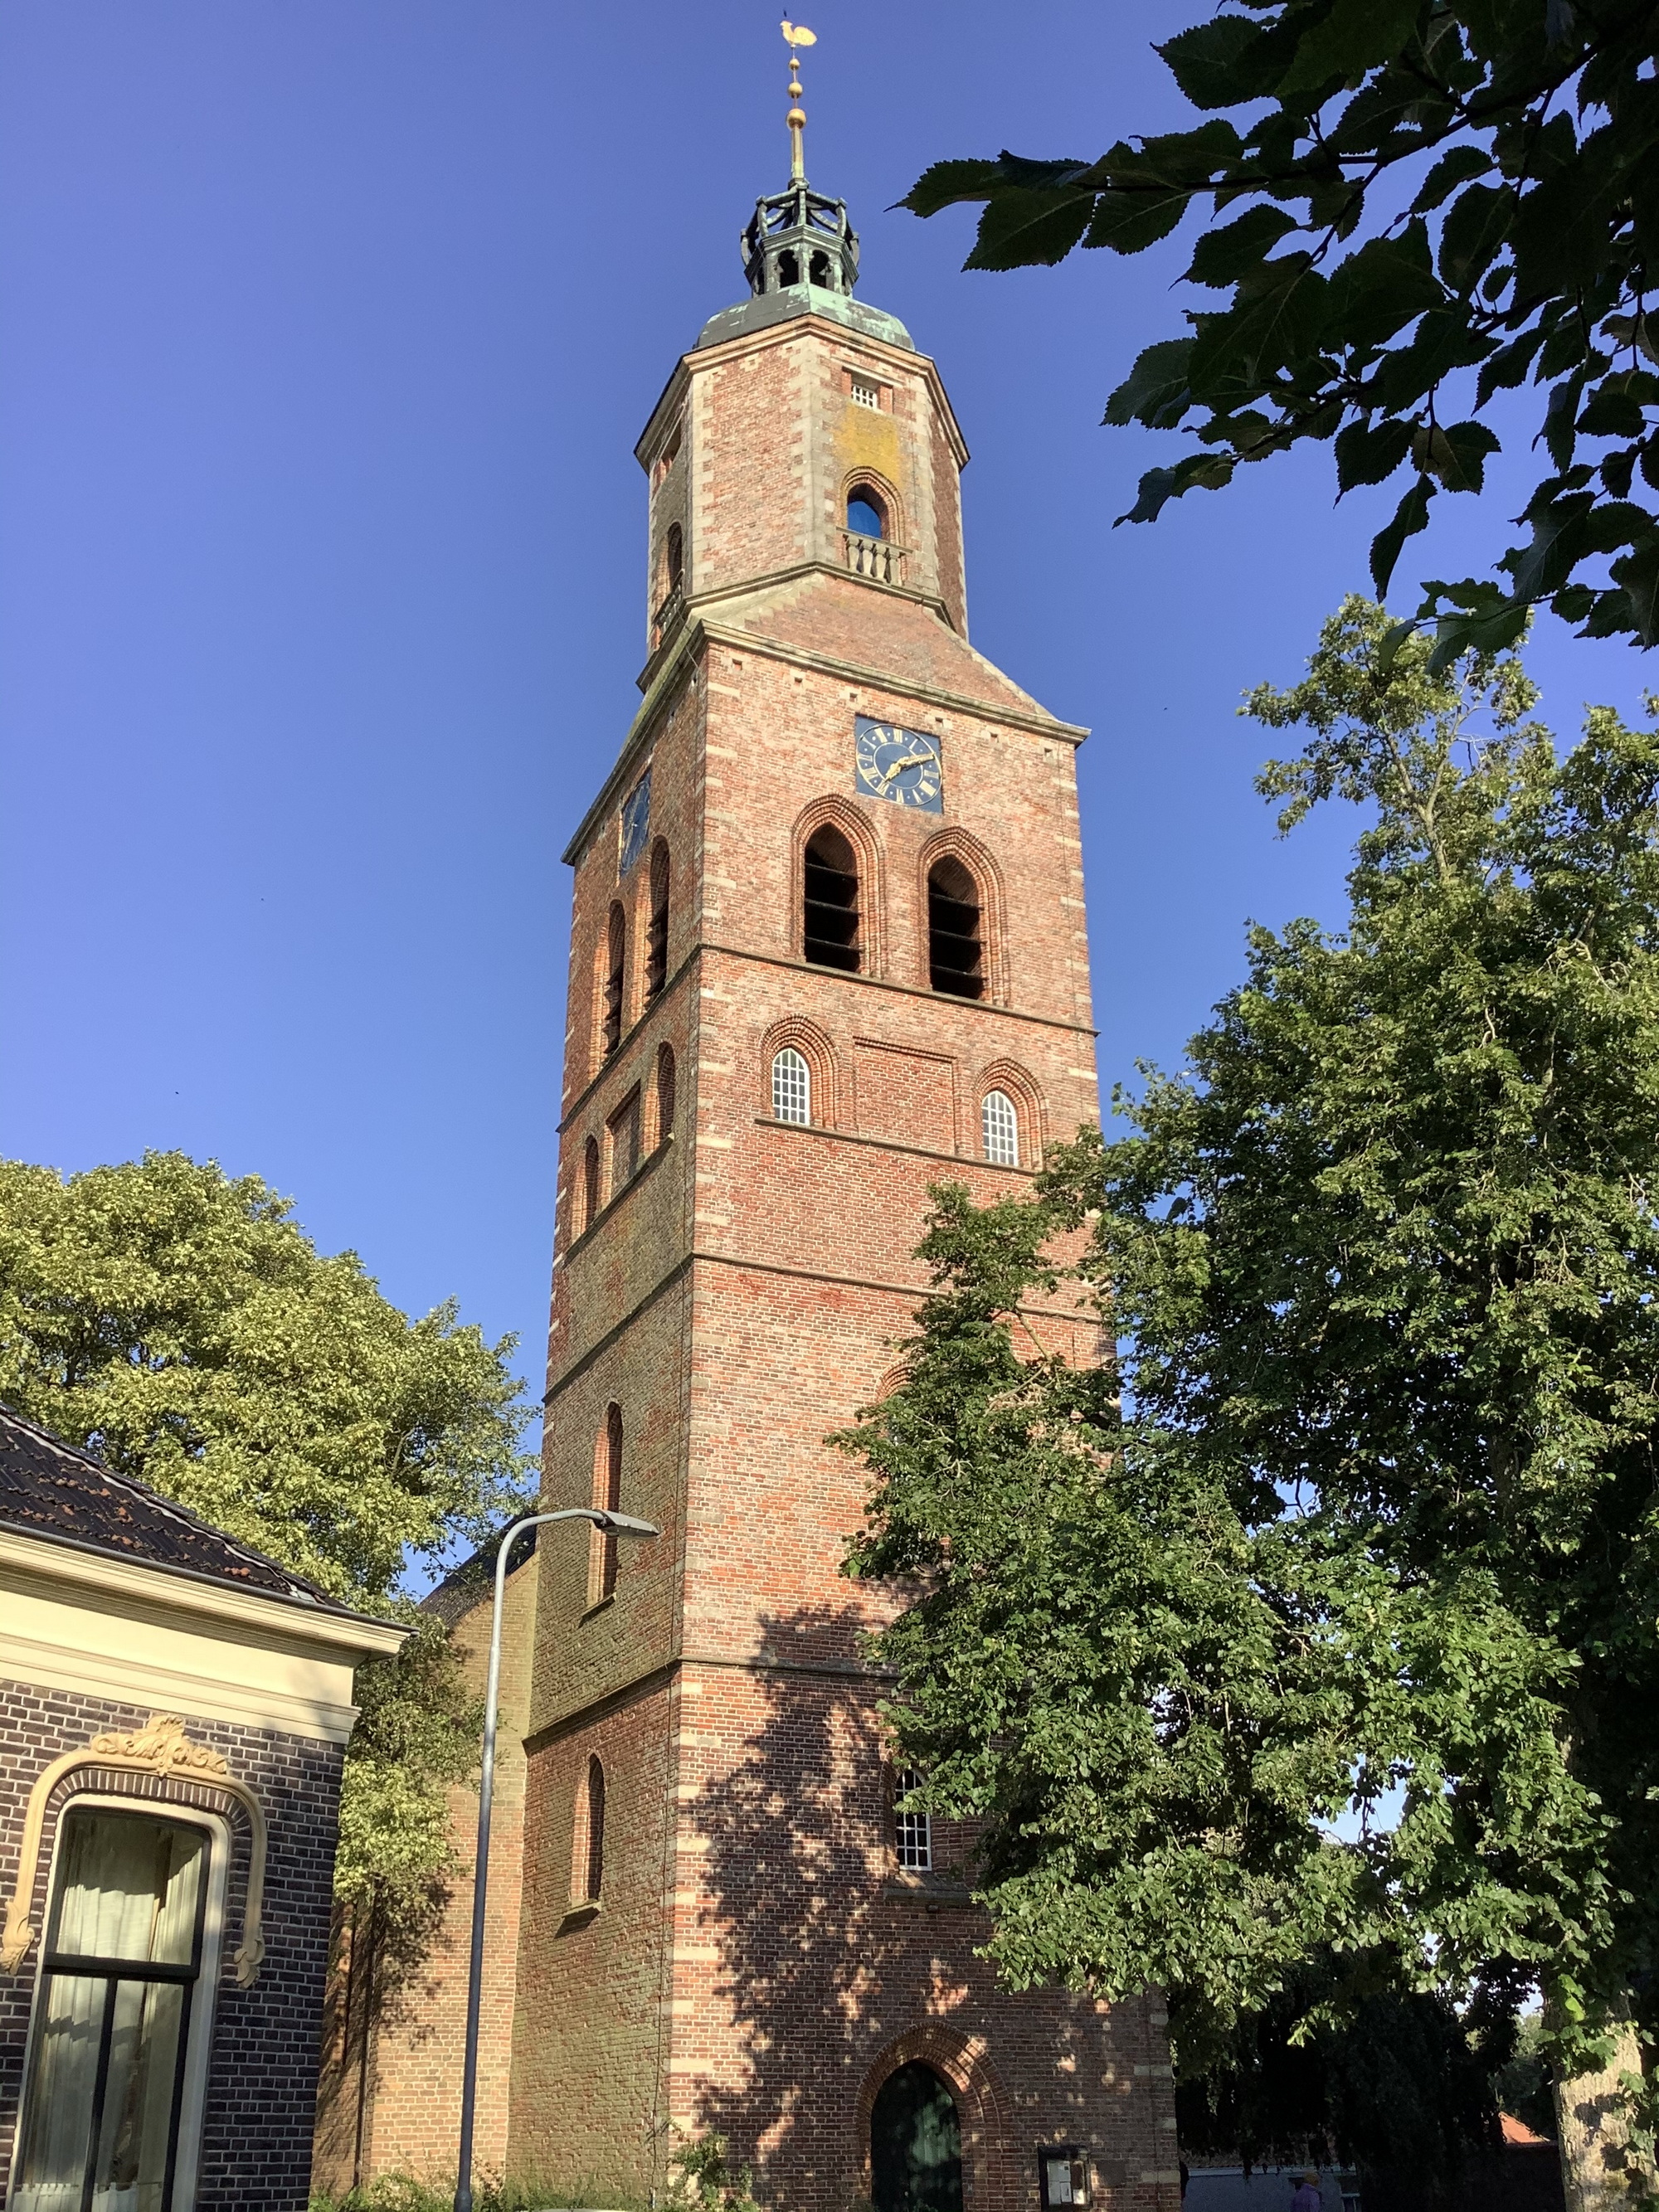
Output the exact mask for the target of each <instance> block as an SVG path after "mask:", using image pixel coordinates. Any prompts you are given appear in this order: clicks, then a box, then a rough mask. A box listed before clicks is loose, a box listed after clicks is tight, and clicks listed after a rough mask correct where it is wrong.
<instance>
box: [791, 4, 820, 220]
mask: <svg viewBox="0 0 1659 2212" xmlns="http://www.w3.org/2000/svg"><path fill="white" fill-rule="evenodd" d="M783 35H784V37H785V39H786V40H787V41H788V45H789V177H790V181H791V182H792V183H795V184H799V183H800V182H801V181H803V180H804V179H805V175H806V163H805V156H804V155H803V152H802V134H803V133H804V132H805V129H806V110H805V108H804V107H803V106H801V104H800V50H801V48H802V47H803V46H817V42H818V41H817V33H815V32H812V31H809V30H808V29H807V27H806V26H805V23H792V22H791V21H790V20H789V18H788V17H787V15H786V16H785V17H784V19H783Z"/></svg>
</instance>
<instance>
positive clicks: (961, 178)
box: [895, 161, 1002, 216]
mask: <svg viewBox="0 0 1659 2212" xmlns="http://www.w3.org/2000/svg"><path fill="white" fill-rule="evenodd" d="M1001 175H1002V165H1001V163H1000V161H935V162H934V164H933V167H932V168H931V169H924V170H923V171H922V173H921V175H920V176H919V177H918V178H917V179H916V181H915V184H914V185H911V187H910V189H909V191H908V192H906V194H905V195H904V197H903V198H902V200H899V201H897V202H896V203H895V204H896V205H897V206H899V207H902V208H908V209H909V210H910V212H911V214H912V215H922V216H927V215H937V214H938V213H939V210H940V209H941V208H947V207H956V206H958V205H959V204H961V203H962V202H963V201H964V200H987V199H989V198H990V197H991V194H992V193H993V191H994V190H995V189H996V186H997V184H998V182H999V180H1000V178H1001Z"/></svg>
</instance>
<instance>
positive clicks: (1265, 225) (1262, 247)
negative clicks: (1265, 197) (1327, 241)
mask: <svg viewBox="0 0 1659 2212" xmlns="http://www.w3.org/2000/svg"><path fill="white" fill-rule="evenodd" d="M1295 228H1296V218H1295V217H1294V216H1289V215H1286V214H1285V210H1284V209H1283V208H1276V207H1271V206H1268V205H1266V204H1263V205H1261V206H1258V207H1253V208H1251V209H1250V210H1249V212H1248V214H1245V215H1242V216H1239V217H1238V219H1237V222H1230V223H1225V224H1224V225H1223V226H1222V228H1220V229H1219V230H1212V231H1206V234H1205V235H1204V236H1203V237H1202V238H1200V240H1199V241H1198V245H1197V246H1196V248H1195V249H1194V253H1193V258H1192V263H1191V265H1190V266H1189V267H1188V270H1187V272H1186V274H1187V278H1188V281H1189V282H1190V283H1194V284H1210V285H1217V286H1219V285H1225V284H1232V283H1237V280H1238V278H1239V277H1240V276H1243V273H1244V271H1245V270H1247V269H1249V267H1251V266H1252V264H1255V263H1256V262H1258V261H1261V260H1263V259H1265V258H1266V257H1267V254H1268V253H1269V252H1271V251H1272V249H1273V246H1276V245H1277V244H1278V242H1279V240H1280V239H1281V238H1283V236H1284V235H1285V232H1286V231H1287V230H1294V229H1295Z"/></svg>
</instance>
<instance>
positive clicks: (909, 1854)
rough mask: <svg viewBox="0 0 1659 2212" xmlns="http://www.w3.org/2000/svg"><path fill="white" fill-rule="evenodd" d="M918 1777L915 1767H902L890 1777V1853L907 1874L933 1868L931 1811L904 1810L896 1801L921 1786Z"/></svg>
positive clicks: (927, 1871) (920, 1872)
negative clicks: (891, 1792) (891, 1834)
mask: <svg viewBox="0 0 1659 2212" xmlns="http://www.w3.org/2000/svg"><path fill="white" fill-rule="evenodd" d="M920 1788H921V1775H920V1774H918V1773H917V1771H916V1770H915V1767H914V1766H903V1767H901V1768H900V1769H899V1771H898V1772H897V1773H896V1774H895V1775H894V1777H893V1854H894V1857H896V1859H897V1861H898V1863H899V1865H900V1867H901V1868H902V1869H903V1871H904V1872H905V1873H906V1874H931V1873H932V1872H933V1815H932V1814H930V1813H907V1812H903V1811H902V1810H901V1809H900V1806H899V1800H900V1799H901V1798H902V1797H906V1796H908V1795H909V1793H910V1791H911V1790H917V1789H920Z"/></svg>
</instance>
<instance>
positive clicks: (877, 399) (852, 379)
mask: <svg viewBox="0 0 1659 2212" xmlns="http://www.w3.org/2000/svg"><path fill="white" fill-rule="evenodd" d="M848 389H849V390H850V392H851V393H852V395H853V400H854V404H855V405H856V406H860V407H873V408H874V409H875V410H876V412H877V414H878V415H879V414H880V412H881V386H880V385H878V384H873V383H872V381H871V380H870V379H869V378H868V377H867V376H860V375H858V374H856V373H855V372H853V371H849V372H848Z"/></svg>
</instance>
